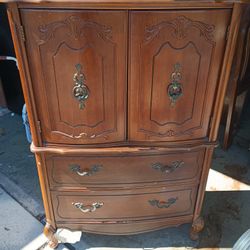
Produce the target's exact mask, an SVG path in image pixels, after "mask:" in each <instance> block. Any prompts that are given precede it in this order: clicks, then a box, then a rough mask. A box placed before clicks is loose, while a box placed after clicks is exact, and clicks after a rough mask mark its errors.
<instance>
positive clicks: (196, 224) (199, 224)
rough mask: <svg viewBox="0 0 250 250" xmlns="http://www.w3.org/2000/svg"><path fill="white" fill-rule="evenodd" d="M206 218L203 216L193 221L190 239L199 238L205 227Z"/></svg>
mask: <svg viewBox="0 0 250 250" xmlns="http://www.w3.org/2000/svg"><path fill="white" fill-rule="evenodd" d="M204 225H205V223H204V219H203V218H202V217H198V218H197V219H196V220H194V221H193V224H192V227H191V230H190V239H191V240H198V239H199V232H201V231H202V229H203V228H204Z"/></svg>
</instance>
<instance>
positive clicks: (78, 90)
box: [72, 63, 90, 109]
mask: <svg viewBox="0 0 250 250" xmlns="http://www.w3.org/2000/svg"><path fill="white" fill-rule="evenodd" d="M75 67H76V70H77V72H76V73H75V74H74V76H73V81H74V82H75V86H74V88H73V91H72V92H73V96H74V97H75V98H76V99H77V100H78V101H79V108H80V109H84V108H85V101H86V100H87V99H88V97H89V93H90V92H89V88H88V87H87V85H86V84H85V82H86V77H85V75H84V74H83V73H82V65H81V64H79V63H78V64H76V66H75Z"/></svg>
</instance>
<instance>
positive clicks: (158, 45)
mask: <svg viewBox="0 0 250 250" xmlns="http://www.w3.org/2000/svg"><path fill="white" fill-rule="evenodd" d="M230 13H231V12H230V11H229V10H209V11H178V12H177V11H176V12H175V11H172V12H164V11H158V12H153V11H152V12H150V13H148V12H132V13H131V32H130V47H131V50H130V81H129V138H130V140H132V141H137V140H149V141H154V140H159V141H176V140H187V139H195V138H202V137H206V136H207V131H208V126H209V122H210V116H211V109H212V104H213V98H214V94H215V90H216V83H217V81H218V72H219V69H220V65H221V58H222V56H223V51H224V46H225V39H226V33H227V27H228V25H229V18H230ZM190 58H192V63H190ZM177 63H178V64H180V70H179V71H180V72H179V73H180V74H181V79H180V84H181V86H182V92H183V93H182V96H180V97H179V99H178V100H176V103H175V104H172V105H171V101H170V98H169V96H168V93H167V88H168V85H169V84H170V82H171V75H172V74H173V72H174V70H175V68H174V67H175V64H177Z"/></svg>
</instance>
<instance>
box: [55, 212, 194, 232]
mask: <svg viewBox="0 0 250 250" xmlns="http://www.w3.org/2000/svg"><path fill="white" fill-rule="evenodd" d="M192 220H193V215H184V216H178V217H170V218H159V219H156V218H154V219H151V220H147V219H146V220H139V221H126V222H124V221H122V222H116V221H114V222H113V223H112V222H108V223H103V222H99V223H98V222H96V223H93V222H83V223H78V222H75V223H70V222H66V223H56V225H57V228H68V229H70V230H75V231H82V232H89V233H95V234H109V235H128V234H139V233H145V232H149V231H154V230H159V229H162V228H166V227H170V226H179V225H181V224H184V223H190V222H192Z"/></svg>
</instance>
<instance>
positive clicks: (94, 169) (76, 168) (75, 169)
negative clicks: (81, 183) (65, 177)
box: [69, 164, 102, 176]
mask: <svg viewBox="0 0 250 250" xmlns="http://www.w3.org/2000/svg"><path fill="white" fill-rule="evenodd" d="M69 168H70V169H71V171H72V172H75V173H77V174H78V175H80V176H91V175H93V174H95V173H97V172H99V171H100V170H101V168H102V165H93V166H91V167H90V169H89V168H86V169H84V170H81V167H80V166H79V165H77V164H71V165H69Z"/></svg>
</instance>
